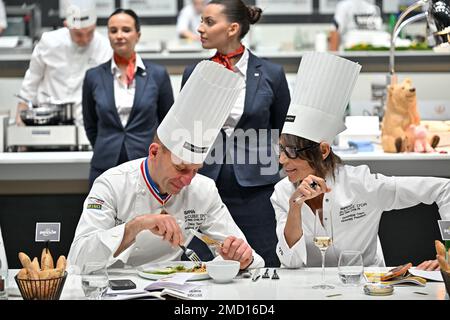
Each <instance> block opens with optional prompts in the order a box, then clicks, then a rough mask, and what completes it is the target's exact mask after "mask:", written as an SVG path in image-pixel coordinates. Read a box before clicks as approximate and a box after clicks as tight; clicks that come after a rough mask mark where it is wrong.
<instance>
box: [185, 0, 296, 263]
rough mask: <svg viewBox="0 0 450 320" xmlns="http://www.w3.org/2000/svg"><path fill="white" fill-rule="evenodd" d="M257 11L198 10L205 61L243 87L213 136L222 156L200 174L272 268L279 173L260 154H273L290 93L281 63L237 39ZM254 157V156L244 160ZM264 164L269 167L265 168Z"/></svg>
mask: <svg viewBox="0 0 450 320" xmlns="http://www.w3.org/2000/svg"><path fill="white" fill-rule="evenodd" d="M261 14H262V10H261V9H260V8H258V7H255V6H247V5H245V4H244V3H243V2H242V1H241V0H213V1H210V2H209V3H208V4H207V5H206V7H205V9H204V10H203V13H202V20H201V24H200V26H199V28H198V31H199V33H200V35H201V42H202V46H203V48H205V49H216V50H217V52H216V54H215V56H214V57H212V58H211V60H212V61H214V62H217V63H219V64H222V65H224V66H225V67H226V68H228V69H229V70H232V71H234V72H235V73H237V74H238V75H239V76H240V77H241V78H242V79H244V80H245V85H246V86H245V88H243V89H242V90H241V93H240V96H239V99H238V100H237V102H236V103H235V106H234V108H233V109H232V111H231V114H230V116H229V117H228V119H227V121H226V122H225V125H224V127H223V128H222V131H221V135H220V136H219V138H218V140H217V145H216V147H217V149H218V152H221V151H219V149H221V150H222V148H223V149H224V150H223V155H224V157H223V159H220V160H219V161H215V160H213V161H207V162H206V164H205V166H204V167H203V168H202V169H201V170H200V173H201V174H203V175H206V176H207V177H210V178H212V179H213V180H215V181H216V185H217V188H218V189H219V194H220V196H221V198H222V200H223V202H224V203H225V204H226V206H227V207H228V209H229V210H230V213H231V215H232V217H233V219H234V220H235V221H236V224H237V225H238V226H239V228H240V229H241V230H242V231H243V232H244V234H245V236H246V238H247V239H248V242H249V244H250V245H251V246H252V247H253V248H254V249H255V251H256V252H257V253H258V254H259V255H261V256H262V257H263V259H264V261H265V262H266V266H269V267H276V266H279V264H280V262H279V260H278V258H277V255H276V252H275V246H276V242H277V237H276V233H275V226H276V221H275V213H274V210H273V208H272V206H271V205H270V200H269V198H270V195H271V194H272V192H273V188H274V185H275V183H277V182H278V181H279V180H280V175H279V171H278V160H277V158H276V157H274V159H272V158H270V159H268V162H269V164H267V163H263V161H262V159H261V154H264V155H267V157H271V156H272V154H273V153H274V152H273V145H272V143H273V141H274V140H278V136H279V131H281V128H282V126H283V123H284V120H285V116H286V112H287V110H288V107H289V102H290V93H289V88H288V84H287V81H286V75H285V73H284V70H283V67H282V66H280V65H277V64H275V63H272V62H270V61H268V60H265V59H261V58H259V57H257V56H255V55H254V54H253V53H252V52H250V50H249V49H247V48H245V47H244V45H243V44H242V39H243V38H244V37H245V35H246V34H247V33H248V31H249V29H250V25H252V24H255V23H256V22H258V21H259V19H260V18H261ZM193 69H194V66H190V67H188V68H186V70H185V71H184V74H183V82H182V83H183V85H184V83H185V82H186V80H187V79H188V78H189V76H190V74H191V72H192V70H193ZM272 130H273V131H275V132H276V133H274V132H273V131H272ZM251 132H255V133H258V134H259V133H261V132H264V133H267V136H266V137H262V136H259V137H258V139H259V141H258V142H257V145H252V144H251V143H246V142H245V141H246V140H245V135H246V134H247V133H251ZM272 134H274V135H276V136H272ZM227 141H228V145H227ZM240 142H243V143H240ZM225 146H226V147H228V149H226V150H225ZM238 152H240V153H241V156H243V157H244V156H245V159H246V160H245V161H243V163H240V162H239V158H240V156H239V155H237V154H236V153H238ZM233 153H234V157H232V159H229V155H230V154H233ZM255 157H256V158H257V159H256V160H257V161H255V162H253V163H249V161H247V160H248V159H252V158H255ZM272 160H273V161H272ZM268 167H270V170H268V171H270V172H265V170H266V169H267V168H268ZM272 169H273V170H272ZM194 245H196V244H195V243H194V244H193V246H194ZM199 246H200V244H199ZM199 251H200V248H199ZM203 252H204V253H205V254H207V253H208V252H207V251H206V250H203Z"/></svg>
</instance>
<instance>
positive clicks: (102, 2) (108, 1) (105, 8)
mask: <svg viewBox="0 0 450 320" xmlns="http://www.w3.org/2000/svg"><path fill="white" fill-rule="evenodd" d="M114 10H116V1H115V0H95V11H96V12H97V17H99V18H109V16H110V15H111V13H113V12H114Z"/></svg>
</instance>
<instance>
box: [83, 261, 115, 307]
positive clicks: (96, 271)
mask: <svg viewBox="0 0 450 320" xmlns="http://www.w3.org/2000/svg"><path fill="white" fill-rule="evenodd" d="M108 285H109V279H108V272H107V270H106V264H105V263H101V262H87V263H86V264H85V265H83V268H82V270H81V286H82V288H83V291H84V295H85V296H86V298H88V299H89V300H101V298H102V296H103V294H104V293H105V292H106V290H107V289H108Z"/></svg>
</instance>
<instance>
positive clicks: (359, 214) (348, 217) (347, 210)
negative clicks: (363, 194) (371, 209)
mask: <svg viewBox="0 0 450 320" xmlns="http://www.w3.org/2000/svg"><path fill="white" fill-rule="evenodd" d="M366 207H367V202H362V203H352V204H351V205H349V206H346V207H342V208H341V209H339V217H340V219H341V222H349V221H354V220H358V219H361V218H363V217H365V216H366V215H367V214H366V212H365V211H364V210H365V208H366Z"/></svg>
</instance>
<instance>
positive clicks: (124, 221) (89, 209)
mask: <svg viewBox="0 0 450 320" xmlns="http://www.w3.org/2000/svg"><path fill="white" fill-rule="evenodd" d="M243 85H244V84H243V81H242V80H241V79H240V78H239V77H238V76H236V74H234V73H233V72H230V71H229V70H227V69H226V68H224V67H223V66H221V65H219V64H217V63H214V62H211V61H203V62H201V63H200V64H198V66H197V67H196V69H195V70H194V73H193V74H192V76H191V77H190V78H189V81H188V82H187V83H186V85H185V86H184V87H183V89H182V91H181V92H180V93H179V95H178V97H177V99H176V101H175V103H174V105H173V106H172V108H171V109H170V111H169V113H168V114H167V115H166V117H165V118H164V120H163V122H162V123H161V124H160V126H159V127H158V129H157V134H156V137H155V139H154V142H153V143H152V144H151V145H150V147H149V154H148V157H147V158H141V159H137V160H133V161H129V162H126V163H124V164H122V165H120V166H117V167H115V168H112V169H110V170H108V171H106V172H105V173H103V174H102V175H101V176H100V177H99V178H97V179H96V180H95V182H94V185H93V186H92V189H91V191H90V193H89V195H88V197H87V199H86V201H85V202H84V207H83V213H82V215H81V218H80V221H79V223H78V227H77V229H76V232H75V238H74V241H73V243H72V246H71V249H70V252H69V257H68V260H69V264H70V265H76V266H77V267H80V268H81V267H82V266H83V264H85V263H86V262H88V261H102V262H103V261H104V262H106V263H107V264H108V266H111V265H114V267H119V266H122V265H123V264H127V265H133V266H137V265H142V264H144V263H148V262H160V261H176V260H180V257H181V255H182V253H183V251H182V250H181V249H180V248H179V246H178V245H179V244H185V245H187V244H189V242H190V241H191V240H192V237H193V235H192V234H191V232H190V229H194V230H199V231H200V232H203V233H204V234H206V235H208V236H210V237H212V238H214V239H217V240H220V241H223V246H222V247H220V248H215V249H216V250H217V251H216V253H218V255H219V256H221V257H222V258H223V259H228V260H236V261H239V262H240V264H241V269H245V268H248V267H262V266H264V260H263V259H262V258H261V257H260V256H259V255H258V254H256V253H255V252H254V250H253V249H252V248H251V247H250V246H249V245H248V244H247V241H246V239H245V236H244V234H243V233H242V231H241V230H240V229H239V227H238V226H237V225H236V224H235V222H234V221H233V219H232V217H231V215H230V213H229V211H228V209H227V207H226V206H225V205H224V204H223V202H222V200H221V198H220V196H219V194H218V191H217V188H216V186H215V183H214V181H213V180H211V179H209V178H207V177H205V176H202V175H200V174H196V173H197V171H198V169H200V168H201V167H202V163H203V161H204V160H205V158H206V156H207V154H208V152H209V151H210V148H211V146H212V145H213V143H214V140H215V138H216V137H217V135H218V133H219V131H220V128H222V126H223V124H224V122H225V120H226V119H227V117H228V115H229V113H230V111H231V108H232V107H233V105H234V103H235V101H236V99H237V97H238V96H239V92H240V90H241V89H242V87H243ZM218 258H219V257H218Z"/></svg>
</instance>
